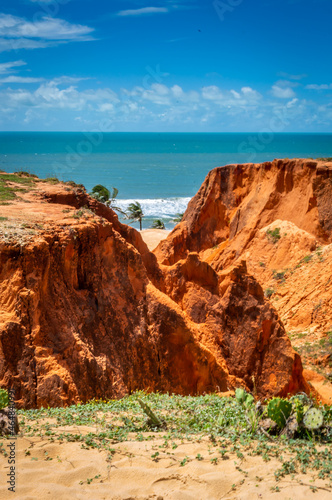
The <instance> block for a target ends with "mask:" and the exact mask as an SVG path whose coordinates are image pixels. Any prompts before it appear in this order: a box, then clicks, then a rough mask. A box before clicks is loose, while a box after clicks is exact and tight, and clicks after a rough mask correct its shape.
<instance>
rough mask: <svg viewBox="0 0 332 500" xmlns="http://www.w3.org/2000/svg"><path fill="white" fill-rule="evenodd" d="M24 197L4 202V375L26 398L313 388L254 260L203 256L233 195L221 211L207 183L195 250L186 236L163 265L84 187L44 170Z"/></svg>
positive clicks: (220, 231)
mask: <svg viewBox="0 0 332 500" xmlns="http://www.w3.org/2000/svg"><path fill="white" fill-rule="evenodd" d="M11 186H12V187H13V186H14V188H15V184H11ZM201 191H202V189H201ZM201 191H200V193H201ZM18 195H19V197H17V198H16V199H14V200H13V201H12V202H9V204H8V205H3V206H1V216H2V217H3V219H4V220H2V221H1V222H0V385H1V386H7V387H12V388H14V389H15V391H16V398H17V403H18V404H19V405H20V406H24V407H36V406H41V405H43V406H48V405H49V406H57V405H65V404H70V403H73V402H78V401H86V400H88V399H91V398H99V397H100V398H102V397H108V398H114V397H121V396H123V395H125V394H127V393H130V392H132V391H134V390H137V389H146V390H150V391H156V390H159V391H169V392H175V393H182V394H197V393H203V392H204V391H220V392H226V391H228V390H229V389H234V388H235V387H237V386H245V387H247V388H248V389H251V390H252V389H254V388H255V389H256V391H257V394H258V395H259V396H272V395H276V394H282V395H286V394H287V393H289V392H296V391H298V390H308V386H307V385H306V382H305V380H304V378H303V375H302V365H301V359H300V357H299V355H298V354H297V353H295V352H294V350H293V349H292V347H291V343H290V340H289V338H288V336H287V335H286V333H285V330H284V327H283V325H282V323H281V322H280V320H279V319H278V315H277V312H276V310H275V309H274V308H273V306H272V305H271V304H270V303H269V301H267V300H266V299H265V297H264V293H263V290H262V288H261V286H260V285H259V284H258V282H257V281H256V280H255V278H254V277H253V276H251V274H250V273H249V274H248V272H247V268H246V264H245V262H240V261H239V262H238V263H236V264H235V265H229V266H228V267H227V268H225V266H223V267H224V268H223V269H221V268H220V265H219V264H218V262H219V261H218V259H217V260H216V262H217V264H215V262H212V261H211V262H209V261H208V259H206V258H204V255H203V253H202V250H204V251H206V250H208V248H209V246H208V245H210V244H211V245H214V244H217V243H218V241H217V242H215V238H217V240H218V239H219V240H220V241H221V240H222V239H224V238H226V237H227V238H229V230H228V229H227V224H228V222H227V217H226V219H225V220H224V222H223V221H222V220H221V222H220V221H219V217H220V218H222V217H224V215H225V213H226V212H227V204H226V198H225V199H224V200H223V202H222V204H220V206H219V208H218V209H217V212H213V210H212V209H211V208H210V209H204V207H203V205H204V203H203V200H204V199H205V198H204V196H203V194H202V193H201V195H200V199H201V202H200V203H199V204H198V206H199V207H201V209H202V214H203V215H202V217H203V220H202V221H201V222H199V220H196V222H195V224H196V225H195V227H196V230H197V231H196V232H198V233H199V236H198V238H199V240H198V241H197V243H196V244H195V245H196V246H195V245H193V248H191V246H190V244H189V243H188V251H187V250H186V251H183V247H181V244H180V247H179V248H180V249H181V252H182V253H181V256H179V251H178V249H177V248H176V245H174V248H175V250H174V252H175V253H176V252H177V253H176V255H177V258H176V259H175V258H174V259H173V260H174V263H172V265H165V262H164V264H159V263H158V262H157V259H156V256H155V255H154V254H153V253H151V252H149V250H148V248H147V246H146V245H145V243H144V242H143V240H142V238H141V236H140V234H139V233H138V232H137V231H135V230H134V229H132V228H129V227H128V226H126V225H123V224H120V222H119V221H118V219H117V216H116V215H115V214H114V212H113V211H112V210H111V209H109V208H107V207H106V206H104V205H102V204H101V203H98V202H96V201H95V200H93V199H91V198H90V197H89V196H88V195H87V194H86V193H85V191H84V190H82V189H78V188H68V186H64V185H63V184H59V185H56V186H51V185H49V184H46V183H44V182H41V181H38V180H36V181H35V183H34V185H33V186H31V187H30V189H29V190H28V191H27V192H24V193H22V192H20V193H18ZM232 203H233V202H232ZM82 207H84V208H82ZM191 207H193V205H192V204H191ZM211 210H212V211H211ZM217 216H218V217H217ZM195 217H196V219H199V216H195ZM195 217H194V218H193V220H194V219H195ZM193 223H194V222H193ZM200 224H202V229H201V230H200V229H199V225H200ZM317 224H318V222H317ZM183 227H184V228H185V229H182V228H183ZM188 227H189V226H187V225H186V223H183V224H182V228H181V227H180V230H181V231H184V232H185V231H186V230H187V231H188ZM317 227H318V226H317ZM176 231H178V232H179V229H177V230H176ZM176 231H175V232H176ZM181 231H180V232H181ZM204 231H207V233H206V238H207V239H206V242H205V243H204V241H205V238H204V234H205V233H204ZM227 231H228V232H227ZM210 233H211V234H210ZM181 234H182V233H181ZM187 235H189V236H190V231H189V232H188V233H187ZM216 235H217V236H216ZM319 236H320V237H321V238H327V236H326V234H325V232H323V233H320V235H319ZM173 237H174V233H173V236H172V238H173ZM190 237H191V240H190V241H192V242H194V239H193V235H191V236H190ZM179 242H180V239H179ZM188 242H189V240H188ZM199 245H201V247H200V246H199Z"/></svg>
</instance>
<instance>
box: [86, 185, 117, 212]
mask: <svg viewBox="0 0 332 500" xmlns="http://www.w3.org/2000/svg"><path fill="white" fill-rule="evenodd" d="M118 192H119V190H118V189H116V188H115V187H112V194H111V192H110V190H109V189H107V187H105V186H102V185H101V184H97V185H96V186H95V187H93V188H92V191H91V193H90V195H91V196H92V198H95V199H96V200H98V201H101V202H102V203H105V204H106V206H108V207H111V208H112V209H113V210H116V211H117V212H120V213H121V214H123V215H125V212H124V211H123V210H122V209H121V208H120V207H117V206H116V205H114V203H115V198H116V197H117V195H118Z"/></svg>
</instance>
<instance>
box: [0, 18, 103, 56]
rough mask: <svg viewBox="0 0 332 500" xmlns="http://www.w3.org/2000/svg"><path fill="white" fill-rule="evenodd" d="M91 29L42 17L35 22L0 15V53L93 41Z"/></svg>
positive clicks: (61, 20)
mask: <svg viewBox="0 0 332 500" xmlns="http://www.w3.org/2000/svg"><path fill="white" fill-rule="evenodd" d="M93 31H94V30H93V28H90V27H88V26H83V25H81V24H71V23H69V22H67V21H65V20H63V19H58V18H52V17H48V16H46V15H45V16H43V17H42V18H41V19H40V20H38V21H35V22H30V21H27V20H26V19H24V18H22V17H17V16H12V15H10V14H3V13H0V52H5V51H10V50H20V49H30V50H31V49H41V48H46V47H51V46H54V45H59V44H61V43H68V42H74V41H76V42H77V41H80V42H83V41H88V40H93V37H92V36H91V33H92V32H93Z"/></svg>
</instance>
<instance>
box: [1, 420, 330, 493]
mask: <svg viewBox="0 0 332 500" xmlns="http://www.w3.org/2000/svg"><path fill="white" fill-rule="evenodd" d="M61 430H62V431H63V432H71V433H73V434H74V435H75V434H77V432H78V428H77V427H69V426H68V427H66V428H63V429H61ZM95 430H96V429H95V428H88V427H86V428H85V429H84V432H85V433H87V432H89V431H91V432H95ZM82 431H83V429H82V428H81V432H82ZM151 437H152V439H151V440H149V441H142V442H138V441H125V442H121V443H115V444H114V445H113V448H112V454H111V455H110V454H109V453H108V452H106V451H98V450H96V449H84V448H83V447H82V444H80V443H77V442H62V443H61V442H58V441H54V442H51V440H49V439H46V438H45V437H44V438H43V439H42V438H38V437H31V438H25V437H19V438H18V439H17V441H16V454H17V455H16V472H17V480H16V491H15V493H11V492H8V490H7V486H6V484H5V476H4V474H5V473H6V471H7V468H8V463H7V459H6V458H5V457H4V456H3V454H0V464H1V471H2V475H1V476H2V479H1V486H0V499H1V500H7V499H8V498H17V499H20V500H22V499H24V500H35V499H36V498H41V499H49V500H60V499H61V500H62V499H63V500H65V499H68V500H69V499H73V498H75V499H88V500H92V499H93V500H99V499H112V500H120V499H121V500H122V499H123V500H124V499H127V500H129V499H137V500H143V499H144V500H145V499H156V500H162V499H164V500H166V499H169V500H206V499H209V500H220V499H239V500H240V499H243V500H244V499H246V500H256V499H264V500H265V499H270V498H271V499H273V498H278V499H282V500H290V499H295V498H301V499H307V498H308V499H309V498H315V499H320V500H325V499H326V500H328V499H330V498H331V488H330V487H328V485H327V483H328V481H327V480H326V479H325V480H320V479H317V475H318V472H317V473H316V474H315V476H316V477H315V482H313V481H312V479H313V477H312V475H311V474H307V475H303V474H296V475H295V477H294V478H292V476H291V475H287V476H286V477H284V478H281V479H280V481H278V482H276V479H275V476H274V472H275V471H276V470H277V469H280V465H281V464H280V461H278V460H277V458H272V459H271V460H270V461H268V462H264V460H263V458H262V457H261V456H260V457H257V456H250V453H251V450H250V449H249V448H248V447H247V449H243V450H241V454H240V453H239V452H237V453H235V452H227V453H226V455H225V456H224V458H221V455H220V452H219V450H220V444H218V445H214V444H213V443H211V441H210V440H209V439H208V438H206V437H205V438H202V440H201V441H200V442H199V439H198V438H196V439H195V440H193V441H186V440H185V439H183V440H174V441H172V443H169V445H168V447H166V448H165V447H164V441H165V440H164V439H163V434H162V433H158V434H156V433H151ZM4 446H6V442H4ZM253 447H254V444H253ZM241 455H243V456H241ZM239 457H240V458H239ZM277 491H279V493H278V495H276V492H277ZM315 491H316V493H315Z"/></svg>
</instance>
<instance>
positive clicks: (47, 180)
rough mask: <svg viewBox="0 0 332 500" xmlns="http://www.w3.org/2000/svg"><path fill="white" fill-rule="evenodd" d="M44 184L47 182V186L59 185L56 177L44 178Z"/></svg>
mask: <svg viewBox="0 0 332 500" xmlns="http://www.w3.org/2000/svg"><path fill="white" fill-rule="evenodd" d="M44 182H47V183H48V184H59V183H60V181H59V179H58V178H57V177H46V179H44Z"/></svg>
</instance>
